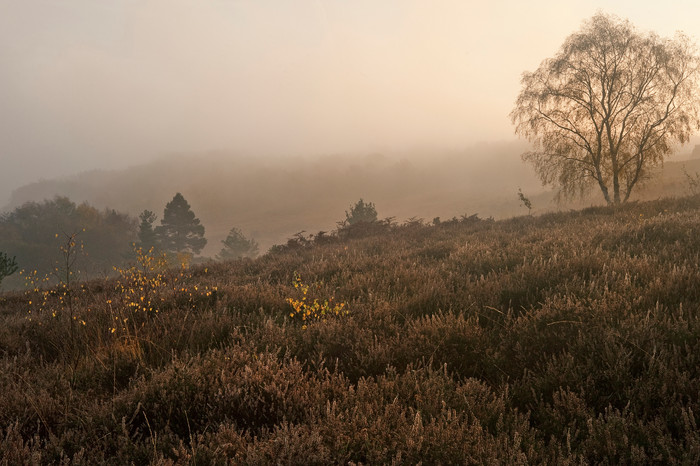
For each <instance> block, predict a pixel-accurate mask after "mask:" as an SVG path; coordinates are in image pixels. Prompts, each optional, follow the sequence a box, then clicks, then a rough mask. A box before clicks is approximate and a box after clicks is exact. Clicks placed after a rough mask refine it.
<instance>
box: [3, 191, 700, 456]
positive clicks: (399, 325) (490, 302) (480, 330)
mask: <svg viewBox="0 0 700 466" xmlns="http://www.w3.org/2000/svg"><path fill="white" fill-rule="evenodd" d="M699 227H700V197H698V196H695V197H688V198H681V199H666V200H659V201H653V202H645V203H630V204H627V205H622V206H615V207H595V208H589V209H585V210H582V211H574V212H569V213H556V214H547V215H542V216H529V215H527V216H522V217H517V218H512V219H508V220H503V221H493V220H489V219H479V218H478V217H476V216H464V217H461V218H454V219H452V220H442V221H440V220H439V219H435V220H434V221H433V222H432V223H431V224H426V223H424V222H422V221H420V220H413V221H410V222H406V223H405V224H403V225H397V224H395V223H393V222H391V221H384V222H371V223H368V224H363V223H360V224H357V225H348V226H346V227H344V228H346V229H344V230H343V231H341V232H338V234H318V235H311V236H303V235H298V236H297V237H295V238H292V239H291V240H290V241H289V242H288V243H287V244H286V245H281V246H279V247H275V248H273V250H272V251H271V252H269V253H267V254H265V255H263V256H261V257H258V258H256V259H250V258H244V259H240V260H234V261H230V262H224V263H212V264H209V265H201V266H192V267H190V268H186V267H180V266H178V267H175V268H171V269H164V268H163V267H162V264H161V262H160V261H159V260H158V259H157V258H154V257H152V256H148V254H147V252H144V251H141V253H140V254H141V259H140V261H139V262H138V263H135V264H134V266H133V267H132V268H126V269H124V270H122V271H120V274H119V276H118V277H117V278H115V279H113V280H96V281H92V282H88V283H81V284H80V285H78V286H76V287H75V289H73V290H71V293H72V295H71V296H72V298H71V303H70V306H71V308H70V309H69V308H68V307H67V304H66V299H65V295H64V294H63V293H64V292H65V288H41V287H37V288H36V291H35V288H30V289H28V291H26V292H8V293H4V294H2V295H0V429H1V431H0V455H2V460H1V461H2V463H4V464H31V463H44V464H53V463H55V464H101V463H106V464H130V463H133V464H230V463H233V464H417V463H419V462H422V463H423V464H463V463H467V464H526V463H545V464H547V463H548V464H599V463H602V464H606V463H607V464H613V463H615V464H617V463H620V464H638V463H658V464H697V463H698V462H700V431H698V428H697V425H698V421H699V416H700V360H699V359H700V339H699V338H698V336H699V335H700V267H699V262H700V236H699V235H698V234H697V231H698V228H699ZM306 296H308V298H307V299H306V300H304V299H303V298H304V297H306ZM142 298H143V299H142ZM314 303H315V304H314ZM341 305H342V307H341ZM304 306H306V307H304ZM314 306H315V307H314ZM336 310H338V312H335V311H336ZM29 311H31V313H30V312H29ZM321 311H324V312H323V314H322V316H323V318H307V319H301V318H300V315H303V314H304V313H309V314H308V315H309V316H310V315H312V314H313V313H314V312H317V313H318V312H321Z"/></svg>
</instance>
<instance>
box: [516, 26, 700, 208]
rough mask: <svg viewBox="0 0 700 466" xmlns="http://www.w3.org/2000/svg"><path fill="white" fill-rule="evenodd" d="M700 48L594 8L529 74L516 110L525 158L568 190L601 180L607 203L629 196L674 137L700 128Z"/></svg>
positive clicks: (574, 191) (676, 140) (547, 181)
mask: <svg viewBox="0 0 700 466" xmlns="http://www.w3.org/2000/svg"><path fill="white" fill-rule="evenodd" d="M699 64H700V61H699V59H698V55H697V51H696V47H695V45H694V44H693V43H692V42H691V41H690V40H689V39H688V37H686V36H684V35H683V34H681V33H677V34H676V36H675V37H674V38H673V39H667V38H661V37H659V36H657V35H656V34H654V33H641V32H639V31H637V30H636V29H635V28H634V26H632V25H631V24H630V23H629V21H623V20H620V19H619V18H616V17H613V16H608V15H604V14H602V13H599V14H596V15H595V16H593V18H591V19H590V20H588V21H587V22H585V23H584V25H583V27H582V29H581V30H580V31H579V32H576V33H574V34H572V35H571V36H569V37H568V38H567V39H566V41H565V42H564V44H563V45H562V47H561V49H560V50H559V52H558V54H557V55H556V56H555V57H554V58H549V59H546V60H544V61H543V62H542V63H541V64H540V66H539V68H538V69H537V70H536V71H534V72H526V73H524V74H523V77H522V89H521V91H520V94H519V95H518V98H517V101H516V103H515V108H514V109H513V111H512V112H511V119H512V121H513V124H514V125H515V132H516V133H517V134H518V135H520V136H523V137H525V138H526V139H528V140H529V141H530V142H532V143H533V145H534V150H533V151H531V152H528V153H525V154H523V159H524V160H525V161H527V162H531V163H532V164H533V165H534V167H535V170H536V171H537V173H538V175H539V176H540V179H541V180H542V182H543V184H551V185H558V186H559V187H560V189H561V190H560V193H561V194H563V195H565V196H573V195H575V194H582V193H583V192H584V191H585V190H586V189H588V188H590V187H591V186H595V185H597V186H598V187H599V188H600V190H601V192H602V194H603V197H604V198H605V200H606V201H607V203H608V204H619V203H620V202H625V201H627V200H628V199H629V197H630V194H631V193H632V189H633V188H634V187H635V186H636V185H637V184H638V183H639V182H640V181H641V180H643V179H644V178H645V177H646V176H648V175H649V169H650V168H651V167H653V166H655V165H658V164H660V163H662V162H663V160H664V158H665V157H666V156H668V155H669V154H670V152H671V150H672V147H673V145H674V144H675V143H681V144H682V143H685V142H687V141H688V139H689V138H690V136H691V135H692V134H693V131H694V130H696V129H698V128H700V119H699V118H698V113H699V109H700V92H698V73H699V71H698V70H699Z"/></svg>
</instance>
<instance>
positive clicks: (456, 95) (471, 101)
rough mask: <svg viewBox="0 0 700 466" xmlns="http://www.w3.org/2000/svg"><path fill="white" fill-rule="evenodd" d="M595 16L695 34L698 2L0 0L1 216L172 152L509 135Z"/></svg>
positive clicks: (357, 149) (364, 147) (285, 151)
mask: <svg viewBox="0 0 700 466" xmlns="http://www.w3.org/2000/svg"><path fill="white" fill-rule="evenodd" d="M599 9H600V10H602V11H604V12H606V13H613V14H618V15H619V16H621V17H624V18H629V19H630V20H631V21H632V22H633V23H634V24H635V25H636V26H638V27H639V28H640V29H652V30H654V31H657V32H658V33H659V34H661V35H671V34H673V32H674V31H675V30H682V31H684V32H685V33H687V34H688V35H690V36H691V37H697V36H698V35H700V34H698V32H699V31H700V26H698V23H697V18H699V17H700V6H699V5H698V4H697V3H696V2H694V1H670V2H665V3H662V2H652V1H646V2H639V1H631V0H630V1H608V2H603V1H594V2H591V1H573V2H561V1H557V0H547V1H531V2H521V1H492V2H486V1H483V2H479V3H476V2H470V1H461V0H459V1H458V0H455V1H437V2H435V1H409V0H396V1H381V2H377V1H369V0H368V1H352V2H350V1H340V0H336V1H328V0H308V1H302V0H300V1H263V2H261V1H254V0H249V1H234V0H207V1H195V0H149V1H145V0H112V1H94V0H68V1H55V0H43V1H42V0H21V1H15V0H0V161H1V164H0V165H1V168H0V205H4V204H5V201H7V200H8V199H9V196H10V192H11V191H12V190H14V189H15V188H18V187H20V186H21V185H24V184H26V183H28V182H32V181H35V180H37V179H40V178H53V177H56V176H62V175H69V174H72V173H75V172H79V171H85V170H92V169H99V168H122V167H126V166H129V165H134V164H137V163H141V162H144V161H146V160H149V159H151V158H155V157H159V156H162V155H163V154H166V153H170V152H179V153H187V152H201V151H210V150H223V151H227V152H231V153H240V154H245V155H253V156H264V155H277V156H279V155H302V154H303V155H308V154H319V155H322V154H332V153H344V154H353V153H356V154H368V153H371V152H377V151H380V152H381V151H402V150H416V149H421V148H424V149H426V152H430V150H431V149H433V148H439V149H444V150H455V149H460V148H464V147H467V146H469V145H472V144H474V143H476V142H479V141H498V140H502V141H503V140H513V139H514V136H513V130H512V127H511V124H510V121H509V119H508V113H509V112H510V110H511V107H512V105H513V102H514V99H515V97H516V95H517V92H518V89H519V80H520V75H521V73H522V72H523V71H526V70H532V69H534V68H536V67H537V66H538V64H539V63H540V61H541V60H542V59H544V58H546V57H549V56H551V55H552V54H553V53H554V52H555V51H556V50H557V49H558V47H559V45H560V44H561V43H562V41H563V40H564V38H565V37H566V36H568V35H569V34H571V33H572V32H573V31H575V30H577V29H578V28H579V27H580V25H581V22H582V21H583V20H585V19H587V18H589V17H590V16H592V15H593V14H594V13H595V12H596V11H597V10H599Z"/></svg>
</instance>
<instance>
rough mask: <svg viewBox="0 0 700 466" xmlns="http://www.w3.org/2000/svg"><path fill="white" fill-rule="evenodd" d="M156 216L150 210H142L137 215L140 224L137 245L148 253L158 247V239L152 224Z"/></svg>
mask: <svg viewBox="0 0 700 466" xmlns="http://www.w3.org/2000/svg"><path fill="white" fill-rule="evenodd" d="M156 218H157V216H156V214H155V213H154V212H151V211H150V210H144V211H143V212H141V213H140V214H139V219H140V220H141V223H140V224H139V243H138V245H139V246H140V247H141V248H143V249H145V250H146V251H148V250H149V249H151V248H156V247H157V246H158V238H157V237H156V232H155V231H154V229H153V222H155V221H156Z"/></svg>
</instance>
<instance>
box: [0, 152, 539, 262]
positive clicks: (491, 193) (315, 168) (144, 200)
mask: <svg viewBox="0 0 700 466" xmlns="http://www.w3.org/2000/svg"><path fill="white" fill-rule="evenodd" d="M524 149H525V146H524V145H523V144H521V143H501V144H489V145H487V144H482V145H478V146H475V147H473V148H471V149H470V150H469V151H454V152H437V151H432V152H423V151H414V152H404V153H393V154H392V153H390V154H382V153H373V154H365V155H355V154H345V155H344V154H334V155H325V156H309V157H291V158H290V157H280V158H266V159H259V158H255V157H246V156H240V155H235V154H230V153H207V154H173V155H168V156H166V157H163V158H161V159H159V160H156V161H154V162H150V163H147V164H144V165H138V166H133V167H131V168H128V169H124V170H106V171H102V170H97V171H90V172H84V173H81V174H77V175H73V176H69V177H60V178H56V179H51V180H45V181H41V182H36V183H31V184H28V185H26V186H24V187H22V188H19V189H17V190H15V191H14V192H13V193H12V196H11V200H10V203H9V204H8V205H7V206H6V207H5V210H10V209H12V208H14V207H17V206H19V205H21V204H23V203H24V202H28V201H40V200H43V199H46V198H49V199H50V198H53V197H54V196H55V195H61V196H67V197H69V198H70V199H71V200H73V201H75V202H83V201H86V202H88V203H90V204H91V205H93V206H95V207H99V208H102V207H110V208H114V209H117V210H119V211H124V212H128V213H130V214H132V215H137V214H138V213H139V212H141V211H143V210H144V209H148V210H152V211H154V212H155V213H156V214H158V215H159V217H161V216H162V213H163V207H164V206H165V203H166V202H168V201H169V200H170V199H171V198H172V196H173V195H174V194H175V193H176V192H181V193H182V194H183V195H184V196H185V198H186V199H187V200H188V201H189V202H190V204H191V205H192V209H193V211H194V212H195V214H197V216H198V217H199V218H200V219H201V220H202V223H203V224H204V226H205V227H206V229H207V231H206V236H207V237H208V238H209V239H210V241H209V246H208V247H209V248H210V250H208V251H205V252H209V253H212V254H213V253H215V252H217V251H218V249H219V248H220V243H219V241H220V240H221V239H223V238H224V237H225V235H226V233H227V232H228V231H229V230H230V229H231V227H234V226H235V227H238V228H241V229H242V230H243V231H245V232H246V233H249V234H251V235H253V236H254V237H255V238H256V239H257V240H258V241H259V242H260V244H261V246H262V247H263V249H265V248H267V247H269V246H270V245H272V244H276V243H280V242H284V241H285V240H286V239H287V238H288V237H290V236H291V235H293V234H294V233H296V232H299V231H301V230H306V231H307V233H317V232H318V231H319V230H324V231H329V230H332V229H334V228H335V227H336V222H337V221H340V220H343V219H344V218H345V210H347V209H348V208H349V206H350V204H352V203H354V202H356V201H357V200H358V199H360V198H364V199H365V200H367V201H370V202H374V203H375V205H376V207H377V210H378V213H379V216H380V218H384V217H395V219H396V220H397V221H404V220H406V219H408V218H411V217H422V218H424V219H426V220H427V221H432V219H433V218H434V217H436V216H440V217H442V218H443V219H445V218H451V217H453V216H458V217H459V216H460V215H462V214H469V215H471V214H474V213H478V214H479V215H480V216H482V217H488V216H494V217H504V216H510V215H514V214H517V213H518V212H520V213H523V212H524V211H523V210H522V208H521V207H519V205H518V201H517V195H516V193H517V189H518V187H522V189H523V190H524V191H525V192H526V193H528V194H531V195H535V194H538V193H541V192H544V190H543V188H541V187H540V183H539V181H538V180H537V179H536V178H535V176H534V174H533V172H532V170H531V169H530V168H529V167H527V166H526V165H524V164H522V162H521V161H520V158H519V155H518V154H519V153H520V152H521V151H522V150H524Z"/></svg>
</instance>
